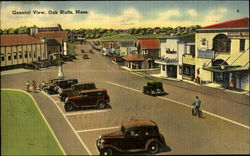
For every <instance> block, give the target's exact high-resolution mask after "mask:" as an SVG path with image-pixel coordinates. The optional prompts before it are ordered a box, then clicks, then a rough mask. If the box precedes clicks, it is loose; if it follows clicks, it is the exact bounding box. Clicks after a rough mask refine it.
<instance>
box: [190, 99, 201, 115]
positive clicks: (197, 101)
mask: <svg viewBox="0 0 250 156" xmlns="http://www.w3.org/2000/svg"><path fill="white" fill-rule="evenodd" d="M192 105H193V106H194V107H193V110H192V114H193V115H197V114H198V116H199V117H201V111H200V106H201V100H200V99H199V97H198V96H196V97H195V99H194V102H193V103H192Z"/></svg>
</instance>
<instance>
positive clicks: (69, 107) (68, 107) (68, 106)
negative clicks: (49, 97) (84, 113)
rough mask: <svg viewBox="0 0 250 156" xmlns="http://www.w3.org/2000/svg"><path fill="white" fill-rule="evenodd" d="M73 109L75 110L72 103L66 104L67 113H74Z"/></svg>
mask: <svg viewBox="0 0 250 156" xmlns="http://www.w3.org/2000/svg"><path fill="white" fill-rule="evenodd" d="M73 108H74V106H73V105H72V104H71V103H66V104H65V105H64V109H65V110H66V111H72V110H73Z"/></svg>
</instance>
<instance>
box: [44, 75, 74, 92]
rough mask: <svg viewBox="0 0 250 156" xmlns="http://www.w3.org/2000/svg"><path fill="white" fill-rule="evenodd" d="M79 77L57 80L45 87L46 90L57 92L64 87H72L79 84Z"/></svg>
mask: <svg viewBox="0 0 250 156" xmlns="http://www.w3.org/2000/svg"><path fill="white" fill-rule="evenodd" d="M77 83H78V80H77V79H65V80H59V81H55V82H54V83H52V84H51V85H49V86H47V87H45V88H44V91H45V92H46V93H48V94H57V93H58V92H60V90H62V89H66V88H70V87H71V86H72V85H73V84H77Z"/></svg>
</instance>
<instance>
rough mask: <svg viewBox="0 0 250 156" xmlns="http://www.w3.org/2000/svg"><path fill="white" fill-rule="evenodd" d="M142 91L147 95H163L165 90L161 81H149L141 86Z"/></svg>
mask: <svg viewBox="0 0 250 156" xmlns="http://www.w3.org/2000/svg"><path fill="white" fill-rule="evenodd" d="M143 93H145V94H149V95H163V94H165V91H164V89H163V85H162V83H161V82H159V81H150V82H148V83H147V85H146V86H143Z"/></svg>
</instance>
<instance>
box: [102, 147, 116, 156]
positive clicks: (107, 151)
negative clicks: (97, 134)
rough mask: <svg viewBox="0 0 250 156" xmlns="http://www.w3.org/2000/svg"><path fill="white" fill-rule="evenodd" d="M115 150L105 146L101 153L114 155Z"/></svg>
mask: <svg viewBox="0 0 250 156" xmlns="http://www.w3.org/2000/svg"><path fill="white" fill-rule="evenodd" d="M113 154H114V153H113V150H112V149H111V148H104V149H102V150H101V152H100V155H113Z"/></svg>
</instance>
